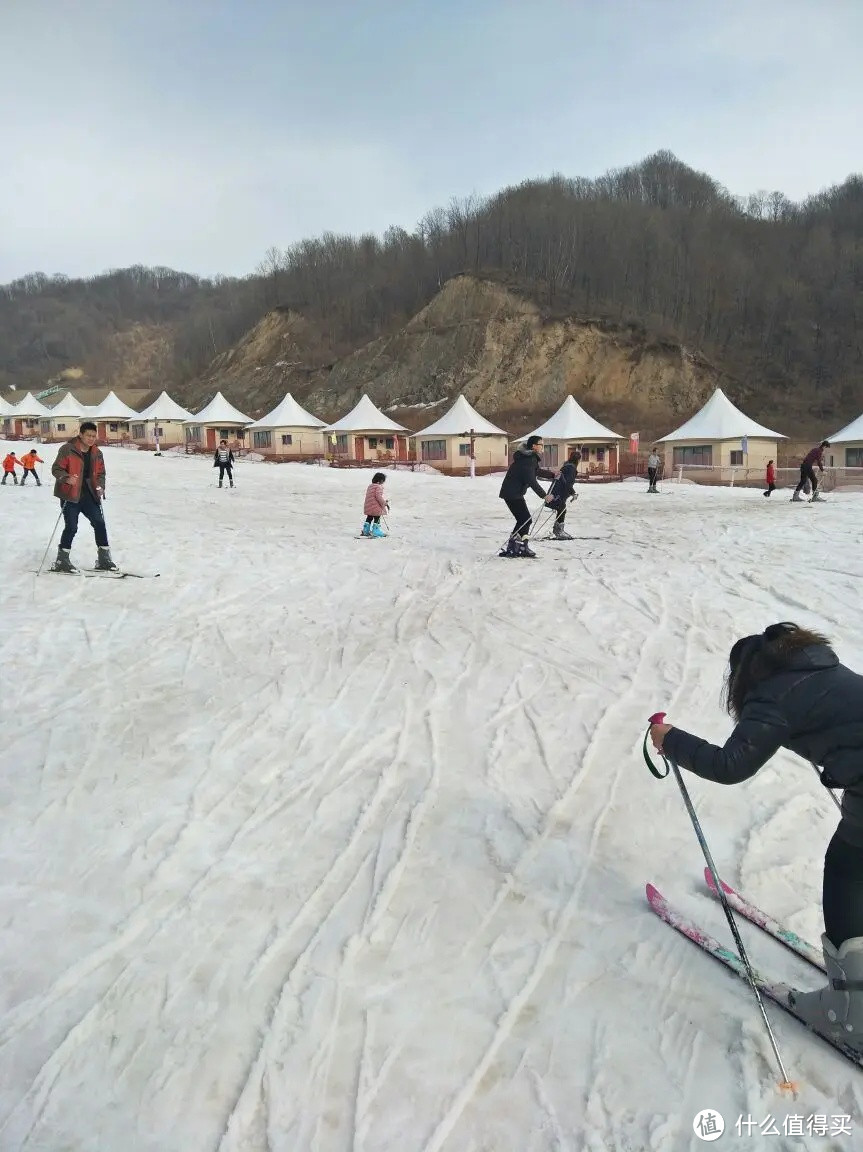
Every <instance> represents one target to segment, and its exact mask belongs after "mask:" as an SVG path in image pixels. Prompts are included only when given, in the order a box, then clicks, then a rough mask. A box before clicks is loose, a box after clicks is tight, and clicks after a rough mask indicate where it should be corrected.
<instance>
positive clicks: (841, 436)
mask: <svg viewBox="0 0 863 1152" xmlns="http://www.w3.org/2000/svg"><path fill="white" fill-rule="evenodd" d="M827 439H828V440H829V441H830V443H831V445H832V444H850V443H852V442H853V443H858V442H859V441H863V415H861V416H858V417H857V419H856V420H852V421H851V423H850V424H846V425H845V427H844V428H840V430H839V431H838V432H835V433H834V434H833V435H832V436H828V437H827Z"/></svg>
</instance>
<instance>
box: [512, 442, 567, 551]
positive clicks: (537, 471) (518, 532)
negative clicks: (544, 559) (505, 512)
mask: <svg viewBox="0 0 863 1152" xmlns="http://www.w3.org/2000/svg"><path fill="white" fill-rule="evenodd" d="M542 449H543V444H542V437H541V436H528V438H527V443H526V444H524V445H523V446H522V447H521V448H516V450H515V452H514V453H513V457H512V463H511V464H510V466H509V468H508V469H507V473H506V476H504V478H503V484H501V486H500V493H499V497H500V499H501V500H503V501H504V503H505V504H506V506H507V508H509V510H510V512H511V513H512V515H513V516H514V517H515V527H514V528H513V530H512V532H511V533H510V537H509V540H508V542H507V544H506V547H505V548H502V549H501V552H500V555H501V556H527V557H529V558H530V559H531V560H533V559H534V558H535V557H536V553H535V552H534V551H532V550H531V548H530V547H529V545H528V542H527V538H528V536H529V535H530V527H531V523H532V519H531V515H530V511H529V510H528V507H527V502H526V501H525V498H524V494H525V492H527V490H528V488H532V489H533V491H534V492H535V493H536V494H537V496H539V497H540V499H541V500H545V502H546V503H547V504H550V503H551V500H552V497H551V496H547V495H546V494H545V492H543V490H542V488H541V487H540V486H539V484H538V483H537V477H539V476H541V477H542V478H543V480H553V479H554V473H553V472H549V471H548V470H547V469H545V468H540V466H539V463H540V460H541V459H542Z"/></svg>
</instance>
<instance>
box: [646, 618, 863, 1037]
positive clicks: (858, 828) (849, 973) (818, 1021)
mask: <svg viewBox="0 0 863 1152" xmlns="http://www.w3.org/2000/svg"><path fill="white" fill-rule="evenodd" d="M725 696H726V702H727V706H728V711H729V713H730V715H731V716H732V717H733V718H734V720H735V722H736V725H735V728H734V731H733V732H732V733H731V735H730V736H729V738H728V739H727V740H726V742H725V744H724V746H723V747H722V748H719V747H716V746H715V745H713V744H709V743H708V742H707V741H706V740H700V739H699V738H698V737H697V736H692V735H691V734H690V733H688V732H684V731H683V730H682V729H680V728H675V727H673V726H672V725H670V724H653V725H652V726H651V729H650V735H651V739H652V740H653V744H654V747H655V748H656V749H657V750H658V751H660V752H662V753H664V755H666V756H667V757H668V758H669V760H673V761H674V762H675V763H676V764H678V765H679V766H680V767H681V768H685V769H687V770H688V771H689V772H694V773H695V775H696V776H700V777H701V778H702V779H704V780H712V781H714V782H715V783H717V784H739V783H740V782H741V781H743V780H748V779H749V777H750V776H754V775H755V773H756V772H757V771H758V769H759V768H761V767H762V766H763V765H764V764H766V763H767V761H768V760H769V759H770V758H771V757H772V756H773V755H774V753H776V752H777V751H778V750H779V749H780V748H787V749H789V750H790V751H792V752H795V753H796V754H797V755H798V756H801V757H802V758H803V759H804V760H808V761H810V763H812V764H813V765H815V766H818V767H820V768H821V769H822V772H821V783H822V784H824V785H825V786H826V787H827V788H840V789H844V793H843V797H842V815H841V819H840V821H839V825H838V827H837V828H836V831H835V832H834V833H833V837H832V838H831V840H830V843H829V845H828V847H827V853H826V855H825V857H824V877H823V889H822V895H823V900H822V904H823V914H824V934H823V935H822V937H821V943H822V949H823V953H824V964H825V967H826V969H827V975H828V977H829V979H830V983H829V984H828V985H827V987H825V988H821V989H819V990H818V991H816V992H797V991H796V990H795V991H793V992H791V993H790V994H789V1001H790V1003H791V1005H792V1006H793V1007H794V1010H795V1012H797V1013H799V1014H800V1015H801V1016H802V1017H803V1019H804V1021H805V1022H806V1023H808V1024H810V1025H811V1026H813V1027H815V1028H817V1029H818V1030H819V1031H821V1032H824V1033H826V1034H827V1035H828V1036H830V1037H834V1038H838V1039H841V1040H843V1041H844V1042H845V1043H846V1044H848V1045H850V1046H852V1047H854V1048H855V1049H856V1050H857V1051H859V1052H861V1054H863V676H861V675H859V674H858V673H857V672H854V671H852V670H851V669H850V668H847V667H845V665H844V664H840V662H839V659H838V657H837V656H836V653H835V652H834V651H833V648H832V647H831V645H830V642H829V641H828V640H827V639H826V638H825V637H824V636H821V635H819V634H818V633H817V632H810V631H808V630H807V629H805V628H800V627H799V626H798V625H797V624H792V623H781V624H771V625H770V627H768V628H765V630H764V631H763V632H762V633H761V634H760V635H755V636H744V637H742V638H741V639H740V640H738V641H737V642H736V644H735V645H734V647H733V648H732V649H731V653H730V655H729V658H728V671H727V674H726V681H725ZM784 790H785V791H786V792H787V793H788V794H790V793H791V792H792V791H794V789H793V786H792V785H791V784H790V783H789V784H788V785H786V787H785V789H784Z"/></svg>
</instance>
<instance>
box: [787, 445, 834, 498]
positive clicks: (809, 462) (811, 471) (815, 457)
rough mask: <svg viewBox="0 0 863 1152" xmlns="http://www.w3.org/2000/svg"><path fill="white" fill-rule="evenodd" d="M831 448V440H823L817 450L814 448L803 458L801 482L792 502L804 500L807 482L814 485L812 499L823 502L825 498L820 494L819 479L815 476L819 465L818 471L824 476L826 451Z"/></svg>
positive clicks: (795, 490)
mask: <svg viewBox="0 0 863 1152" xmlns="http://www.w3.org/2000/svg"><path fill="white" fill-rule="evenodd" d="M829 447H830V441H829V440H822V441H821V443H820V444H819V445H818V447H817V448H813V449H812V450H811V451H809V452H807V453H806V455H805V456H804V457H803V462H802V464H801V465H800V480H799V481H798V484H797V487H796V488H795V489H794V495H793V496H792V497H791V499H792V500H798V501H799V500H802V499H803V497H802V496H801V495H800V491H801V489H803V488H805V486H806V482H807V480H808V481H809V483H810V484H811V485H812V499H813V500H823V499H824V497H823V496H820V495H819V494H818V478H817V477H816V475H815V465H816V464H817V465H818V470H819V471H820V473H821V475H822V476H823V475H824V449H825V448H829Z"/></svg>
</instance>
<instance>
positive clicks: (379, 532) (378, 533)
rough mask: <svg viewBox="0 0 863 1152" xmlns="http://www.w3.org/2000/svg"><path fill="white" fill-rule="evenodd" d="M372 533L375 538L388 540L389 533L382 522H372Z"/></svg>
mask: <svg viewBox="0 0 863 1152" xmlns="http://www.w3.org/2000/svg"><path fill="white" fill-rule="evenodd" d="M371 535H372V537H373V539H375V540H386V538H387V534H386V532H384V530H383V528H381V526H380V524H372V531H371Z"/></svg>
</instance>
